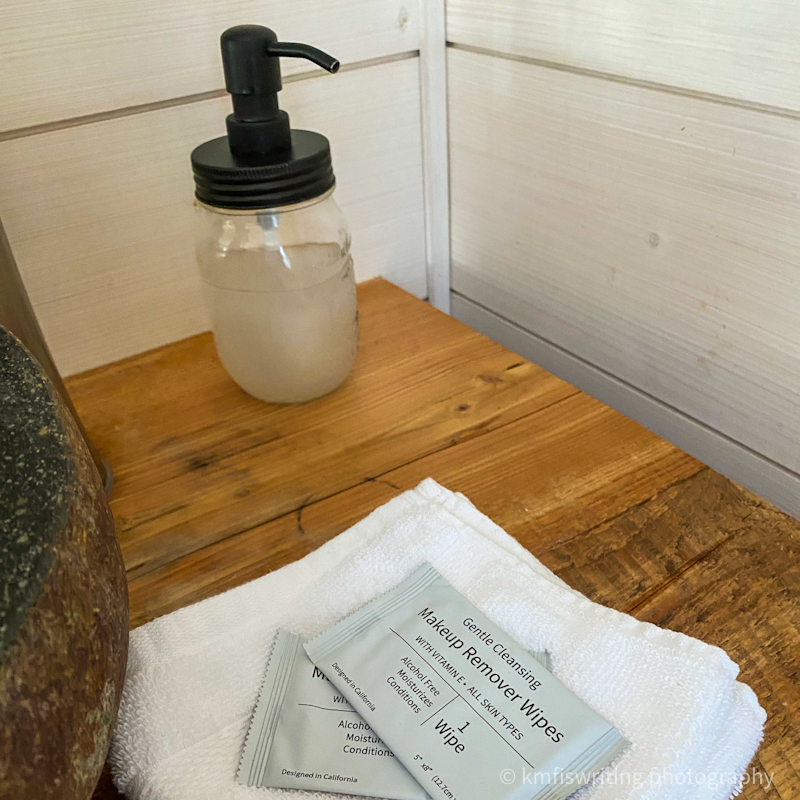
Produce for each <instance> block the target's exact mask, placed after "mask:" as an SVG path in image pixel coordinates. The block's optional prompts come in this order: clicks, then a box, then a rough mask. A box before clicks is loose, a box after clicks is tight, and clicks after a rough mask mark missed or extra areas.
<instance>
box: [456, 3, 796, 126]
mask: <svg viewBox="0 0 800 800" xmlns="http://www.w3.org/2000/svg"><path fill="white" fill-rule="evenodd" d="M798 25H800V7H798V5H797V3H795V2H792V0H773V2H770V3H758V4H754V3H750V2H747V0H732V1H731V2H727V3H715V2H713V0H704V1H703V2H698V0H675V2H671V3H661V2H658V0H617V2H614V3H608V2H604V1H603V0H574V2H570V3H561V2H552V0H448V3H447V34H448V39H449V40H450V41H452V42H457V43H459V44H465V45H471V46H474V47H482V48H487V49H490V50H496V51H499V52H502V53H510V54H513V55H518V56H525V57H528V58H536V59H541V60H544V61H551V62H556V63H559V64H566V65H569V66H573V67H578V68H581V69H589V70H597V71H599V72H605V73H610V74H612V75H619V76H625V77H627V78H635V79H637V80H644V81H653V82H656V83H661V84H668V85H671V86H678V87H681V88H684V89H690V90H694V91H700V92H709V93H712V94H717V95H723V96H725V97H731V98H735V99H737V100H743V101H749V102H754V103H758V104H769V105H773V106H778V107H782V108H788V109H794V110H795V111H797V110H798V109H800V49H798V46H797V40H796V37H795V36H794V35H793V31H795V30H796V29H797V27H798Z"/></svg>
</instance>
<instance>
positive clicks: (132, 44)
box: [0, 0, 419, 131]
mask: <svg viewBox="0 0 800 800" xmlns="http://www.w3.org/2000/svg"><path fill="white" fill-rule="evenodd" d="M417 21H418V15H417V4H416V3H415V2H408V0H291V1H290V2H282V1H281V0H264V1H263V2H262V1H259V2H256V0H225V1H224V2H220V1H219V0H180V1H179V0H136V2H131V0H122V1H121V2H114V0H103V2H98V0H0V24H1V25H2V30H1V31H0V131H3V130H9V129H16V128H22V127H27V126H31V125H39V124H42V123H47V122H53V121H55V120H60V119H65V118H69V117H76V116H83V115H86V114H94V113H98V112H103V111H109V110H112V109H117V108H124V107H126V106H135V105H140V104H145V103H152V102H156V101H160V100H167V99H169V98H174V97H183V96H186V95H191V94H196V93H201V92H207V91H211V90H214V89H221V88H223V78H222V64H221V61H220V55H219V36H220V34H221V33H222V31H223V30H224V29H225V28H227V27H229V26H231V25H239V24H242V23H255V24H259V25H267V26H268V27H271V28H273V29H275V30H276V31H277V33H278V35H279V36H280V37H281V38H282V39H283V40H285V41H304V42H309V43H312V44H315V45H317V46H319V47H322V48H323V49H328V50H330V52H331V53H333V54H334V55H335V56H336V57H337V58H338V59H339V60H340V61H341V62H342V63H343V64H348V63H352V62H356V61H363V60H365V59H371V58H378V57H381V56H386V55H390V54H394V53H401V52H405V51H408V50H415V49H417V48H418V47H419V36H418V26H417ZM284 64H285V66H284V74H287V75H289V74H293V73H297V72H299V71H308V70H309V69H317V68H316V67H312V66H311V65H310V64H309V63H308V62H307V61H303V60H298V59H285V61H284Z"/></svg>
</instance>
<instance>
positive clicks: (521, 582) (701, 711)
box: [110, 479, 766, 800]
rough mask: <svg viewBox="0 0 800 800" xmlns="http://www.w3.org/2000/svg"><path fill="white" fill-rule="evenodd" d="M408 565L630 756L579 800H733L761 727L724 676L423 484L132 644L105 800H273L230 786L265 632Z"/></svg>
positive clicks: (740, 689) (309, 616) (267, 640)
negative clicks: (111, 791) (592, 714)
mask: <svg viewBox="0 0 800 800" xmlns="http://www.w3.org/2000/svg"><path fill="white" fill-rule="evenodd" d="M424 561H428V562H430V563H431V564H433V566H434V567H435V568H436V569H437V570H438V571H439V572H440V573H441V574H442V575H443V576H444V577H445V578H446V579H447V580H448V581H449V582H450V583H451V584H452V585H453V586H455V588H457V589H458V590H459V591H460V592H462V594H464V595H465V596H466V597H467V598H469V599H470V600H471V601H472V602H473V603H474V604H475V605H477V606H478V607H479V608H480V609H481V610H482V611H483V612H484V613H485V614H486V615H487V616H489V617H490V618H491V619H492V620H494V621H495V622H496V623H497V624H498V625H499V626H500V627H502V628H503V629H504V630H506V631H507V632H508V633H509V634H510V635H511V636H513V637H514V638H516V639H517V640H518V641H519V642H520V643H521V644H522V645H523V646H524V647H526V648H528V649H530V650H549V651H550V653H551V654H552V658H553V672H554V674H555V675H556V676H557V677H558V678H559V679H560V680H561V681H562V682H563V683H565V684H566V685H567V686H568V687H569V688H570V689H572V691H573V692H575V693H576V694H577V695H578V696H579V697H581V698H582V699H583V700H584V701H585V702H587V703H588V704H589V705H591V706H592V707H594V708H595V709H596V710H597V711H598V712H599V713H600V714H602V715H603V716H604V717H605V718H606V719H608V720H609V721H610V722H612V723H613V724H614V725H615V726H616V727H617V728H618V729H619V731H620V732H621V733H622V735H623V736H624V737H625V738H626V739H628V740H629V741H631V742H632V746H631V747H630V748H629V750H627V751H626V752H625V753H624V754H623V755H622V757H621V758H620V759H619V760H618V761H617V762H616V764H615V765H613V766H612V767H611V768H610V769H609V770H607V771H606V772H605V773H603V774H602V776H601V779H600V780H599V781H597V782H596V783H595V784H594V785H591V786H588V787H586V788H585V789H584V790H583V791H582V792H581V793H580V797H581V800H587V799H588V798H591V799H592V800H633V798H636V799H637V800H655V798H659V800H662V799H663V800H667V799H669V800H679V798H680V799H682V800H724V799H725V798H728V797H730V796H732V795H733V794H734V793H735V787H734V786H732V785H731V781H732V780H735V777H736V776H738V775H740V774H741V773H742V772H744V770H745V769H746V768H747V765H748V764H749V762H750V759H751V758H752V756H753V754H754V753H755V751H756V748H757V747H758V744H759V742H760V741H761V736H762V732H763V726H764V721H765V719H766V714H765V713H764V711H763V709H762V708H761V707H760V706H759V704H758V701H757V699H756V696H755V694H754V693H753V692H752V691H751V690H750V688H749V687H747V686H745V685H744V684H742V683H739V682H737V681H736V675H737V673H738V667H737V666H736V664H734V663H733V661H731V660H730V658H728V656H727V655H726V654H725V653H724V652H723V651H722V650H720V649H719V648H717V647H712V646H711V645H707V644H704V643H703V642H700V641H698V640H696V639H692V638H690V637H688V636H684V635H682V634H679V633H674V632H671V631H666V630H662V629H661V628H658V627H656V626H654V625H650V624H648V623H643V622H639V621H637V620H635V619H633V618H632V617H629V616H626V615H625V614H621V613H619V612H617V611H613V610H611V609H608V608H605V607H603V606H600V605H597V604H596V603H592V602H590V601H589V600H587V599H586V598H585V597H583V596H582V595H581V594H579V593H578V592H575V591H573V590H572V589H570V588H569V587H568V586H567V585H566V584H565V583H564V582H563V581H561V580H560V579H559V578H557V577H556V576H555V575H553V573H551V572H550V571H549V570H548V569H546V568H545V567H544V566H543V565H542V564H541V563H540V562H539V561H537V560H536V559H535V558H534V557H533V556H532V555H531V554H530V553H529V552H528V551H527V550H525V549H524V548H523V547H522V546H521V545H519V544H518V543H517V542H516V541H515V540H514V539H512V538H511V537H510V536H509V535H508V534H506V533H505V532H504V531H503V530H501V529H500V528H499V527H498V526H497V525H495V524H494V523H493V522H491V521H490V520H489V519H488V518H487V517H485V516H484V515H483V514H481V513H480V512H479V511H478V510H477V509H476V508H475V507H474V506H473V505H472V504H471V503H470V502H469V501H468V500H467V499H466V498H465V497H464V496H463V495H457V494H454V493H452V492H450V491H448V490H446V489H444V488H442V487H441V486H439V485H438V484H437V483H436V482H434V481H433V480H431V479H428V480H426V481H423V482H422V483H421V484H420V485H419V486H418V487H417V488H416V489H414V490H412V491H409V492H405V493H404V494H402V495H400V496H399V497H396V498H395V499H394V500H392V501H390V502H389V503H387V504H386V505H384V506H382V507H381V508H379V509H377V510H376V511H374V512H373V513H372V514H370V515H369V516H368V517H367V518H366V519H364V520H362V521H361V522H359V523H358V524H357V525H355V526H353V527H352V528H350V529H349V530H348V531H346V532H345V533H342V534H341V535H340V536H337V537H336V538H335V539H333V540H331V541H330V542H328V543H327V544H325V545H324V546H323V547H321V548H319V549H318V550H316V551H315V552H313V553H311V554H310V555H308V556H306V557H305V558H303V559H301V560H300V561H297V562H295V563H293V564H290V565H288V566H286V567H284V568H283V569H280V570H277V571H276V572H273V573H270V574H268V575H265V576H264V577H262V578H259V579H258V580H255V581H252V582H251V583H248V584H245V585H244V586H240V587H238V588H236V589H232V590H231V591H229V592H226V593H225V594H222V595H218V596H217V597H213V598H210V599H208V600H205V601H203V602H201V603H197V604H196V605H193V606H190V607H188V608H184V609H181V610H180V611H176V612H174V613H172V614H169V615H167V616H165V617H161V618H160V619H157V620H154V621H153V622H151V623H149V624H147V625H144V626H142V627H141V628H138V629H137V630H135V631H133V633H132V634H131V642H130V659H129V663H128V674H127V678H126V682H125V690H124V693H123V698H122V705H121V707H120V712H119V719H118V722H117V727H116V731H115V734H114V740H113V744H112V749H111V754H110V761H111V764H112V768H113V772H114V777H115V780H116V783H117V785H118V786H119V788H120V789H121V790H122V791H123V792H125V793H126V794H127V795H128V797H130V798H131V800H229V799H230V800H246V799H247V798H249V799H250V800H258V798H268V797H284V796H285V795H286V794H287V792H286V791H285V790H280V789H275V790H266V789H253V788H247V787H244V786H240V785H239V784H237V783H236V781H235V776H236V767H237V764H238V760H239V754H240V752H241V748H242V743H243V741H244V737H245V734H246V732H247V727H248V724H249V721H250V716H251V714H252V711H253V707H254V705H255V702H256V696H257V693H258V687H259V682H260V680H261V677H262V673H263V671H264V667H265V664H266V659H267V656H268V654H269V651H270V647H271V643H272V637H273V635H274V633H275V630H276V629H277V628H279V627H283V628H288V629H290V630H294V631H296V632H298V633H301V634H304V635H306V636H312V635H314V634H317V633H319V632H320V631H322V630H324V629H325V628H327V627H329V626H330V625H331V624H333V623H334V622H335V621H336V620H338V619H340V618H341V617H342V616H344V615H345V614H348V613H350V612H351V611H353V610H355V609H356V608H358V607H359V606H361V605H363V604H364V603H366V602H367V601H368V600H370V599H372V598H373V597H374V596H375V595H377V594H379V593H380V592H384V591H386V590H388V589H390V588H391V587H392V586H394V585H395V584H397V583H398V582H400V581H401V580H402V579H403V578H405V577H406V576H407V575H409V574H410V573H411V572H412V571H413V570H414V569H415V568H416V567H418V566H419V565H420V564H421V563H422V562H424ZM309 794H311V793H309ZM313 796H314V797H320V798H321V797H330V798H334V797H341V795H322V794H316V793H314V794H313ZM576 796H577V795H576Z"/></svg>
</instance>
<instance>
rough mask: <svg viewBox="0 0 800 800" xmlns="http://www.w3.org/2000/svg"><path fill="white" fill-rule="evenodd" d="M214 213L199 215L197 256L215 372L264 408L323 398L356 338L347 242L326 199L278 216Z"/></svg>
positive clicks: (350, 356) (348, 361)
mask: <svg viewBox="0 0 800 800" xmlns="http://www.w3.org/2000/svg"><path fill="white" fill-rule="evenodd" d="M220 211H221V209H209V208H208V207H205V206H200V207H199V212H200V213H201V214H202V215H203V220H202V225H203V228H204V230H205V232H206V235H205V236H204V237H198V239H197V241H198V253H197V256H198V264H199V267H200V272H201V275H202V278H203V290H204V294H205V299H206V304H207V308H208V310H209V314H210V318H211V320H210V321H211V327H212V330H213V332H214V341H215V343H216V346H217V352H218V353H219V357H220V359H221V361H222V363H223V365H224V367H225V369H226V370H227V371H228V373H229V374H230V376H231V377H232V378H233V379H234V380H235V381H236V383H238V384H239V386H241V387H242V388H243V389H244V390H245V391H247V392H249V393H250V394H252V395H253V396H255V397H257V398H259V399H261V400H266V401H268V402H276V403H300V402H304V401H306V400H311V399H314V398H316V397H320V396H322V395H324V394H327V393H328V392H330V391H332V390H333V389H335V388H336V387H337V386H338V385H339V384H340V383H341V382H342V381H343V380H344V379H345V378H346V377H347V374H348V373H349V371H350V368H351V366H352V364H353V360H354V358H355V353H356V345H357V340H358V323H357V309H356V292H355V280H354V276H353V260H352V257H351V255H350V236H349V233H348V231H347V227H346V223H345V221H344V217H343V216H342V214H341V212H340V211H339V209H338V207H337V206H336V204H335V202H334V201H333V198H332V197H331V196H330V195H328V196H327V198H326V199H324V200H323V201H321V202H319V203H312V204H310V205H305V206H301V207H294V208H293V209H289V210H288V211H281V212H280V213H262V212H249V213H241V212H231V211H225V212H224V213H219V212H220ZM209 218H210V219H209ZM209 221H210V225H209Z"/></svg>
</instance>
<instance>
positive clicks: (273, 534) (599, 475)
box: [129, 368, 702, 626]
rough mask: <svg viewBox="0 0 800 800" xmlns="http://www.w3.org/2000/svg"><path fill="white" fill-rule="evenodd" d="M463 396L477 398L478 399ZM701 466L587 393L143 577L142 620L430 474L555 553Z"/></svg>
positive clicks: (245, 575) (304, 544)
mask: <svg viewBox="0 0 800 800" xmlns="http://www.w3.org/2000/svg"><path fill="white" fill-rule="evenodd" d="M517 369H519V368H517ZM459 399H460V400H464V401H466V402H470V396H469V395H468V394H465V396H464V397H462V398H459ZM701 468H702V465H701V464H699V463H698V462H697V461H695V460H694V459H692V458H690V457H689V456H687V455H685V454H684V453H682V452H681V451H679V450H677V449H676V448H674V447H673V446H672V445H670V444H668V443H667V442H665V441H664V440H663V439H659V438H658V437H657V436H655V435H654V434H652V433H650V432H649V431H647V430H646V429H645V428H642V427H641V426H639V425H637V424H636V423H634V422H632V421H630V420H628V419H627V418H625V417H623V416H622V415H621V414H618V413H616V412H615V411H612V410H611V409H610V408H608V407H607V406H604V405H603V404H602V403H599V402H598V401H596V400H594V399H592V398H590V397H588V396H587V395H584V394H576V395H573V396H571V397H568V398H566V399H564V400H561V401H559V402H557V403H554V404H552V405H550V406H548V407H547V408H544V409H543V410H541V411H538V412H536V413H532V414H528V415H527V416H525V417H524V418H522V419H519V420H516V421H514V422H511V423H509V424H507V425H504V426H502V427H499V428H497V429H495V430H492V431H491V432H487V433H483V434H482V435H480V436H477V437H475V438H472V439H469V440H467V441H463V442H460V443H458V444H454V445H453V446H451V447H449V448H446V449H441V450H439V451H438V452H435V453H433V454H431V455H428V456H426V457H424V458H420V459H418V460H416V461H414V462H412V463H409V464H406V465H404V466H402V467H400V468H398V469H395V470H393V471H391V472H387V473H384V474H383V475H381V476H380V477H378V478H372V479H369V480H364V481H362V482H361V483H360V484H358V485H356V486H354V487H353V488H351V489H349V490H347V491H344V492H340V493H338V494H335V495H332V496H330V497H328V498H326V499H324V500H322V501H319V502H314V503H309V504H308V505H305V506H303V507H302V508H299V509H298V510H297V511H296V512H292V513H290V514H285V515H284V516H282V517H279V518H277V519H275V520H273V521H271V522H269V523H267V524H265V525H260V526H258V527H255V528H253V529H250V530H247V531H244V532H243V533H240V534H239V535H236V536H231V537H229V538H227V539H226V540H225V541H222V542H219V543H217V544H214V545H212V546H209V547H205V548H204V549H202V550H200V551H198V552H194V553H192V554H190V555H188V556H186V557H184V558H181V559H180V560H176V561H174V562H173V563H171V564H168V565H166V566H164V567H161V568H159V569H156V570H153V571H151V572H149V573H147V574H144V575H141V576H138V577H137V576H133V577H132V580H131V581H130V584H129V589H130V598H131V620H132V623H131V624H132V625H134V626H136V625H140V624H142V623H143V622H146V621H148V620H150V619H152V618H154V617H156V616H160V615H161V614H165V613H167V612H169V611H172V610H174V609H176V608H180V607H182V606H184V605H187V604H189V603H191V602H195V601H197V600H200V599H202V598H204V597H209V596H211V595H214V594H217V593H219V592H221V591H224V590H226V589H229V588H231V587H233V586H237V585H239V584H241V583H244V582H245V581H248V580H252V579H253V578H257V577H259V576H260V575H263V574H265V573H266V572H268V571H270V570H273V569H277V568H279V567H281V566H283V565H284V564H287V563H289V562H291V561H294V560H295V559H297V558H300V557H302V556H304V555H306V554H307V553H309V552H311V550H313V549H315V548H316V547H319V546H320V545H321V544H323V543H324V542H326V541H327V540H328V539H330V538H332V537H333V536H335V535H336V534H338V533H340V532H341V531H343V530H345V529H346V528H348V527H350V526H351V525H353V524H354V523H355V522H357V521H358V520H359V519H361V518H362V517H364V516H366V514H368V513H369V512H370V511H372V510H373V509H374V508H376V507H377V506H378V505H381V504H382V503H385V502H386V501H387V500H389V499H390V498H391V497H393V496H394V495H396V494H398V493H399V492H400V491H404V490H406V489H410V488H412V487H413V486H415V485H416V484H417V483H419V481H421V480H423V479H424V478H426V477H429V476H430V477H433V478H434V479H435V480H437V481H439V482H440V483H441V484H442V485H444V486H447V487H448V488H449V489H452V490H454V491H460V492H464V493H465V494H466V495H467V496H468V497H469V498H470V500H472V501H473V502H474V503H475V504H476V505H477V506H478V508H479V509H480V510H481V511H483V512H484V513H486V514H487V515H488V516H489V517H491V518H492V519H494V520H495V521H496V522H497V523H498V524H499V525H501V526H502V527H503V528H504V529H505V530H506V531H508V532H509V533H510V534H511V535H512V536H515V537H516V538H517V539H518V540H519V541H520V542H521V543H522V544H523V545H524V546H525V547H527V548H528V549H529V550H531V551H532V552H533V553H534V554H535V555H537V556H539V557H545V556H546V555H547V553H549V552H550V551H551V550H552V549H553V548H555V547H558V546H560V545H561V544H562V543H564V542H569V541H570V540H571V539H573V538H574V537H576V536H579V535H581V534H584V533H586V532H587V531H590V530H591V529H593V528H594V527H596V526H597V525H599V524H600V523H602V522H604V521H606V520H608V519H610V518H613V517H615V516H616V515H618V514H620V513H621V512H623V511H624V510H625V509H627V508H629V507H631V506H634V505H636V504H639V503H642V502H644V501H646V500H648V499H649V498H650V497H652V496H654V495H655V494H656V493H657V492H658V491H659V490H661V489H663V488H664V487H666V486H669V485H672V484H674V483H675V482H676V481H679V480H682V479H685V478H686V477H688V476H690V475H693V474H695V473H696V472H697V471H698V470H700V469H701ZM331 480H335V478H333V477H332V478H331Z"/></svg>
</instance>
